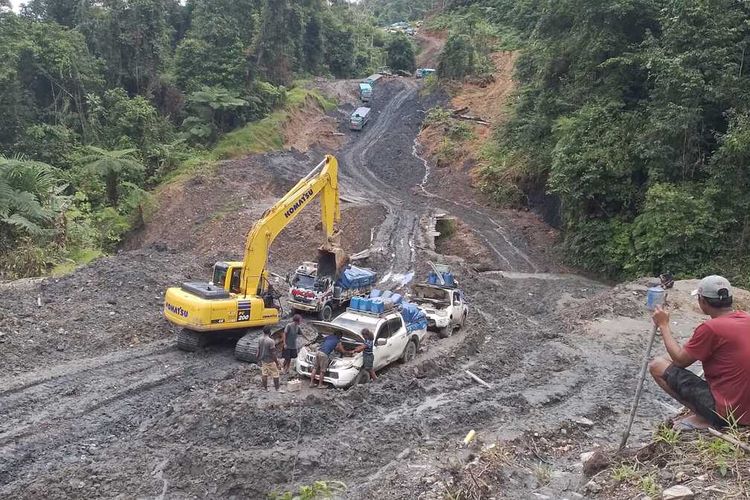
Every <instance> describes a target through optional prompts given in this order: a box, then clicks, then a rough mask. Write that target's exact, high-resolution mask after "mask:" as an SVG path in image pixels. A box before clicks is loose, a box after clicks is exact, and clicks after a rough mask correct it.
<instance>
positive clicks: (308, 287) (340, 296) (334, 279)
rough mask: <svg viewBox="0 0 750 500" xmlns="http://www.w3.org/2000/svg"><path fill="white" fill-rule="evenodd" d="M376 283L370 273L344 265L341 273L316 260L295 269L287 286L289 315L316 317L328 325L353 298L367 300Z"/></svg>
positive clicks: (320, 260)
mask: <svg viewBox="0 0 750 500" xmlns="http://www.w3.org/2000/svg"><path fill="white" fill-rule="evenodd" d="M376 280H377V274H376V273H375V272H374V271H372V270H371V269H366V268H364V267H357V266H352V265H347V266H345V267H343V268H342V269H338V267H337V266H336V265H335V263H333V262H327V261H326V259H322V258H320V259H319V261H318V262H317V263H314V262H305V263H303V264H302V265H301V266H299V267H298V268H297V271H296V272H295V274H294V276H293V277H292V279H291V280H290V283H289V306H290V307H291V309H292V311H293V312H306V313H316V314H317V315H318V317H319V318H320V319H322V320H324V321H330V320H331V318H332V317H333V313H334V311H335V310H336V309H338V308H341V307H345V306H346V305H348V304H349V303H350V301H351V300H352V298H353V297H358V296H363V297H364V296H367V295H369V293H370V291H371V290H372V286H373V285H374V284H375V282H376Z"/></svg>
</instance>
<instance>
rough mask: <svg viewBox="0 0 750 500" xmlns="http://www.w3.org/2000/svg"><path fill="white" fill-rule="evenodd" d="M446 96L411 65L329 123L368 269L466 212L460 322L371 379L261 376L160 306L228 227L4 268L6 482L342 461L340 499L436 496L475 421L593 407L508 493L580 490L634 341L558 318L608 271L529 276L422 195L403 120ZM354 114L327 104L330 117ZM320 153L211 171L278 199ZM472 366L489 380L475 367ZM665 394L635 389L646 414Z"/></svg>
mask: <svg viewBox="0 0 750 500" xmlns="http://www.w3.org/2000/svg"><path fill="white" fill-rule="evenodd" d="M439 99H440V98H439V97H428V98H423V97H420V94H419V92H418V86H417V83H416V82H414V81H413V80H408V79H394V80H392V81H390V82H387V83H385V85H383V86H382V87H380V88H378V89H377V93H376V101H375V104H374V118H373V119H372V120H371V122H370V124H368V126H367V127H366V129H365V130H364V131H363V132H362V133H353V132H349V131H348V130H346V129H345V128H342V129H341V131H342V132H344V133H345V134H346V142H345V144H344V146H343V147H342V149H341V150H340V151H338V152H337V156H338V158H339V160H340V163H341V174H340V175H341V182H342V188H343V189H342V195H343V196H344V197H345V198H346V199H347V200H349V202H348V203H347V204H346V208H347V210H349V211H350V212H349V214H350V220H349V222H348V224H350V226H351V227H352V228H354V227H355V226H356V227H357V228H359V230H360V231H359V232H360V233H361V234H360V235H359V236H357V237H356V238H355V240H356V241H352V242H350V249H351V250H361V249H362V248H360V247H362V246H367V245H368V244H370V242H369V241H368V239H367V238H366V237H365V236H363V235H366V234H368V233H370V234H372V235H373V237H372V242H371V248H372V250H373V258H372V259H371V262H370V264H371V265H373V266H375V267H376V268H377V269H378V271H379V272H380V274H381V276H384V277H385V276H388V275H390V276H400V275H403V274H404V273H407V272H409V271H416V272H417V273H418V274H419V273H422V272H424V271H425V269H424V261H425V259H427V258H430V259H443V258H444V257H442V256H440V255H437V254H435V253H434V252H433V251H432V250H431V248H430V237H429V235H427V234H426V231H425V221H426V220H427V219H428V218H429V216H430V215H431V214H433V213H435V212H445V213H450V214H452V215H455V216H457V217H459V218H460V219H461V220H462V221H463V223H464V224H465V225H466V226H467V227H468V228H470V230H471V231H473V232H474V235H475V236H476V238H477V239H478V240H479V241H481V242H482V243H483V244H484V245H486V246H487V248H488V253H489V255H491V256H492V258H493V259H494V261H495V266H494V269H495V271H494V272H490V273H483V274H479V273H477V272H475V271H473V270H472V266H471V262H464V261H461V260H457V259H455V258H450V259H448V258H446V259H447V260H449V261H451V262H453V263H454V266H455V268H456V271H457V272H458V274H459V276H460V278H461V281H462V284H463V286H464V288H465V290H466V293H467V296H468V299H469V301H470V307H471V315H470V321H469V325H468V327H467V328H465V329H464V330H463V331H462V332H460V333H459V334H457V335H454V336H453V337H451V338H449V339H446V340H441V341H438V340H437V339H436V338H429V339H428V341H427V342H426V343H425V345H424V346H423V349H422V351H421V353H420V355H419V356H418V358H417V359H416V360H415V362H414V363H412V364H409V365H405V366H394V367H392V368H389V369H388V370H386V371H385V372H384V374H383V377H382V379H381V381H380V382H379V383H377V384H372V385H366V386H360V387H358V388H356V389H354V390H350V391H337V390H328V391H311V390H308V389H305V390H303V391H302V392H300V393H291V394H283V395H277V394H274V393H270V394H266V393H264V392H263V393H262V392H261V391H260V390H259V388H258V379H259V376H258V369H257V367H255V366H251V365H246V364H241V363H238V362H236V361H235V360H234V359H233V357H232V346H231V345H230V344H218V345H213V346H211V347H209V348H208V349H207V350H206V351H205V352H200V353H195V354H186V353H183V352H180V351H177V350H176V348H175V347H174V343H173V336H172V332H171V331H170V330H171V329H170V328H169V327H168V325H166V323H164V321H163V320H161V318H160V303H161V302H160V301H161V298H160V297H161V293H162V292H163V290H164V289H165V288H166V286H168V285H169V284H174V283H178V282H180V281H184V280H186V279H189V278H192V279H197V278H200V277H204V278H205V277H206V276H208V266H209V265H210V263H211V262H212V261H213V260H215V259H216V258H217V257H218V256H220V255H223V254H225V253H236V252H237V248H238V247H237V245H235V243H236V242H235V243H233V246H230V247H225V246H224V245H223V244H221V243H219V242H220V241H221V238H217V240H216V241H217V243H216V244H215V245H214V246H213V248H205V247H206V245H205V244H204V245H203V246H201V245H198V244H195V245H186V246H185V247H180V248H178V249H176V250H175V249H171V248H172V246H171V245H170V244H164V243H161V244H160V243H159V242H158V239H159V238H158V234H156V235H154V234H152V235H151V236H150V237H149V238H150V239H149V238H146V239H145V241H146V242H147V246H146V247H144V248H141V249H137V250H130V251H126V252H123V253H121V254H118V255H116V256H114V257H111V258H108V259H103V260H101V261H98V262H96V263H94V264H92V265H90V266H88V267H86V268H84V269H81V270H79V271H77V272H75V273H73V274H72V275H70V276H68V277H66V278H63V279H60V280H45V281H43V282H38V281H35V282H27V283H17V284H11V285H2V287H3V288H2V289H0V297H1V298H0V331H2V332H3V333H4V334H5V335H4V336H3V337H2V340H3V343H0V360H2V361H1V362H2V363H3V364H2V365H0V366H2V367H4V368H7V370H4V372H5V373H10V375H7V376H4V377H3V378H2V379H0V497H3V498H40V497H47V498H62V497H86V498H92V497H120V498H131V497H155V498H187V497H191V498H192V497H200V498H217V497H236V498H262V497H264V496H265V495H266V494H267V493H269V492H271V491H283V490H288V489H292V488H293V487H294V486H298V485H300V484H307V483H310V482H312V481H315V480H318V479H336V480H340V481H343V482H345V483H346V484H347V485H348V491H347V494H346V496H347V497H349V498H376V497H377V498H406V497H409V498H416V497H422V498H433V497H436V498H439V497H441V495H442V494H443V490H442V489H441V488H443V482H444V481H445V480H446V478H447V477H448V476H449V473H448V470H447V468H448V465H449V462H452V461H461V460H465V459H466V458H467V452H466V450H462V449H460V447H459V443H460V440H461V439H462V438H463V436H464V435H465V434H466V433H467V432H468V430H470V429H476V430H477V432H478V433H479V435H480V436H481V439H482V440H483V441H484V442H491V441H492V440H493V439H495V438H498V439H506V440H512V439H514V438H518V437H520V436H523V435H524V433H525V432H529V433H534V432H537V433H540V434H541V433H556V435H558V436H559V435H560V429H561V428H563V427H566V428H576V424H572V423H571V422H572V420H574V419H579V418H580V417H584V416H585V417H588V418H590V419H592V420H594V421H595V425H594V426H593V428H588V427H586V428H582V429H578V428H576V429H577V430H576V432H575V433H573V432H572V431H571V436H570V443H569V446H568V449H567V450H565V451H564V452H561V453H557V454H556V455H550V456H548V457H547V461H548V462H549V463H550V464H551V466H552V467H553V469H554V471H555V474H554V475H553V477H552V480H551V482H550V483H549V484H543V483H542V482H540V481H538V480H536V479H535V478H534V475H533V474H529V475H528V477H526V478H524V479H523V480H521V481H520V482H513V481H510V482H509V484H508V485H507V487H506V488H505V489H504V491H506V493H507V496H508V497H513V498H526V497H528V496H529V495H530V492H531V491H536V492H539V493H545V494H548V495H552V496H553V497H559V496H560V494H561V493H563V492H566V491H574V490H576V489H578V487H579V484H578V482H579V478H580V471H579V469H577V468H576V462H577V459H578V454H579V453H580V452H581V451H587V450H588V449H589V448H590V446H591V443H592V442H594V441H598V442H603V443H608V442H613V441H615V440H616V439H617V436H615V435H612V434H611V433H612V432H613V431H614V429H618V428H619V427H618V426H620V425H621V424H622V423H623V422H624V419H625V416H624V414H625V413H626V412H627V410H628V400H629V398H630V394H631V391H630V387H631V381H630V378H631V377H630V373H632V372H633V371H634V370H635V364H636V363H637V360H638V357H639V355H640V352H639V347H633V346H629V347H628V346H627V345H619V346H618V349H617V350H612V349H611V348H610V347H609V343H608V340H607V339H606V337H603V338H602V339H599V338H592V337H590V336H589V335H588V334H586V333H585V332H581V331H576V330H574V329H572V328H570V327H568V326H567V325H568V324H569V322H568V321H567V318H568V317H567V316H566V315H567V312H568V310H569V309H570V308H571V307H573V306H576V305H579V304H584V303H585V301H586V300H588V299H590V298H591V297H592V296H594V295H595V294H597V293H598V292H601V291H604V290H606V288H607V287H605V286H603V285H601V284H597V283H594V282H591V281H590V280H587V279H584V278H581V277H577V276H572V275H556V274H542V273H540V271H554V270H555V269H554V266H553V265H552V264H550V263H548V262H545V261H544V258H543V257H542V256H543V255H544V253H543V252H542V251H541V250H539V249H534V248H530V247H529V246H528V245H527V243H526V242H525V239H524V238H523V237H522V235H521V233H520V230H519V229H518V228H516V227H514V226H513V221H512V220H505V219H504V218H503V216H502V213H501V212H497V211H494V210H491V209H486V208H483V207H482V206H481V205H480V204H479V203H477V201H476V200H474V199H449V198H448V197H447V196H442V197H438V196H435V195H432V194H431V193H432V191H433V190H432V189H431V188H433V187H434V185H435V183H439V182H440V178H439V175H436V174H434V173H431V172H430V171H429V170H425V166H426V163H425V162H424V161H423V160H422V159H421V158H419V157H418V155H417V154H416V153H417V152H418V147H417V146H416V145H415V138H416V136H417V133H418V132H419V129H420V126H421V122H422V119H423V117H424V111H425V109H427V108H428V107H429V106H431V105H434V104H436V102H437V101H438V100H439ZM349 110H350V106H349V105H344V106H342V110H341V111H340V112H339V114H335V116H336V117H338V118H340V119H341V121H342V122H343V121H344V118H345V113H346V112H348V111H349ZM323 153H324V151H314V150H313V151H310V152H307V153H301V152H297V151H291V152H282V153H274V154H269V155H264V156H261V157H257V158H255V159H253V160H252V161H244V163H239V162H235V163H230V164H228V165H226V166H225V167H226V168H227V169H229V170H221V171H220V172H219V174H218V175H224V174H226V172H231V173H232V175H233V176H234V175H236V174H237V171H239V170H242V172H246V173H247V174H248V179H256V178H258V179H265V178H271V179H273V183H274V187H273V189H271V188H270V187H269V188H268V190H267V191H266V194H267V195H278V194H279V192H283V189H284V187H285V186H288V185H289V184H290V183H291V182H293V180H294V179H296V178H298V177H299V176H300V174H303V173H306V172H307V171H308V170H309V168H311V167H312V166H313V165H314V164H315V163H317V161H318V160H319V158H320V157H321V155H322V154H323ZM232 169H233V170H232ZM222 172H224V174H222ZM435 177H438V178H435ZM209 181H210V179H209ZM248 182H252V181H251V180H248ZM245 188H248V186H246V185H241V186H239V187H238V189H239V190H242V189H245ZM250 188H251V189H252V187H251V186H250ZM436 191H437V190H436ZM256 192H257V191H256ZM440 192H441V193H442V192H444V190H440ZM207 196H209V197H210V196H212V194H211V193H210V192H209V193H208V194H207ZM253 201H254V200H253V199H252V198H251V199H249V200H247V204H248V207H247V209H244V208H243V209H242V210H239V212H241V213H242V214H244V215H243V216H242V217H239V219H233V218H231V217H230V219H231V220H232V221H234V224H239V222H241V221H242V220H250V219H251V218H252V216H254V215H253V214H255V213H257V212H260V211H262V210H263V208H264V207H265V206H267V203H268V200H267V199H266V198H263V201H261V202H257V203H255V204H254V203H253ZM243 207H244V205H243ZM222 210H227V209H226V207H224V208H222ZM177 212H180V210H176V213H177ZM314 212H315V211H314V210H312V211H311V212H310V213H311V215H308V216H307V217H308V218H307V219H305V221H306V222H305V223H303V224H301V225H300V226H297V228H296V229H295V230H294V232H293V234H294V237H293V238H290V239H286V240H283V239H280V240H279V241H278V242H277V246H276V247H275V248H276V253H275V254H274V257H273V260H272V266H273V268H274V270H275V271H277V272H281V273H284V272H288V271H290V270H291V269H292V268H293V267H294V265H295V264H296V262H297V261H298V260H299V257H298V256H301V254H300V253H296V252H300V250H299V249H298V250H296V251H295V252H290V253H289V254H288V255H287V254H286V252H285V251H284V249H285V248H289V247H290V245H298V244H299V242H300V241H305V240H306V239H313V238H312V236H310V235H311V234H313V230H312V229H310V227H311V226H312V225H313V224H310V221H314V220H315V213H314ZM370 214H371V216H370ZM203 215H204V216H205V215H207V214H203ZM219 222H221V218H220V220H219ZM173 224H174V225H176V226H179V227H175V228H173V230H174V231H175V232H180V231H181V230H183V229H186V228H190V230H191V231H192V230H193V229H194V228H195V227H196V225H195V221H193V220H190V218H186V219H185V220H182V219H180V218H175V219H174V222H173ZM180 225H182V226H180ZM201 227H202V226H201ZM232 227H237V228H239V227H240V226H239V225H237V226H235V225H233V226H232ZM181 228H182V229H181ZM362 228H364V229H362ZM370 229H372V231H370ZM352 232H356V231H355V230H354V229H353V230H352ZM202 234H204V233H200V232H199V233H196V235H195V237H197V238H200V237H201V235H202ZM207 234H208V233H207ZM210 234H214V233H210ZM225 236H226V237H227V238H228V237H230V236H231V237H236V236H237V235H236V234H235V233H234V232H226V233H225ZM239 239H240V241H239V245H240V246H239V248H241V238H239ZM204 243H205V242H204ZM394 283H395V281H387V282H386V283H385V285H391V286H395V285H394ZM38 299H39V300H41V302H42V305H41V306H39V305H38V302H37V300H38ZM112 313H114V314H112ZM465 369H470V370H472V371H473V372H474V373H476V374H477V375H479V376H480V377H482V378H483V379H484V380H486V381H487V382H488V383H490V384H491V386H492V388H491V389H485V388H483V387H482V386H479V385H478V384H476V383H474V382H472V381H471V380H470V379H468V378H467V377H466V376H464V374H463V371H464V370H465ZM658 411H659V410H658V406H656V405H655V404H654V403H653V402H651V403H649V402H647V403H645V404H644V410H643V412H644V416H645V415H647V414H649V413H651V412H658ZM571 426H572V427H571ZM644 428H645V426H644V425H641V426H639V427H638V428H637V429H636V437H638V436H642V435H643V432H644ZM532 435H533V434H532Z"/></svg>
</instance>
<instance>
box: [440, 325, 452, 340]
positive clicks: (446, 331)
mask: <svg viewBox="0 0 750 500" xmlns="http://www.w3.org/2000/svg"><path fill="white" fill-rule="evenodd" d="M451 335H453V326H452V325H448V326H446V327H445V328H441V329H440V330H438V337H440V338H441V339H447V338H448V337H450V336H451Z"/></svg>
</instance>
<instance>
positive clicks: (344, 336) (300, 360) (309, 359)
mask: <svg viewBox="0 0 750 500" xmlns="http://www.w3.org/2000/svg"><path fill="white" fill-rule="evenodd" d="M310 324H311V325H312V326H313V327H314V328H315V329H316V330H317V331H318V332H319V333H320V334H322V335H324V336H325V335H329V334H331V333H335V332H340V333H341V342H342V344H343V345H344V347H345V348H346V349H348V350H352V349H354V348H355V347H356V346H358V345H362V344H363V343H364V338H363V337H362V334H361V332H362V329H364V328H367V329H369V330H370V331H371V332H373V333H374V334H375V346H374V347H373V354H374V362H373V368H374V369H375V371H378V370H380V369H381V368H383V367H385V366H387V365H389V364H391V363H393V362H394V361H398V360H400V361H402V362H405V363H406V362H408V361H411V360H412V359H414V357H415V356H416V355H417V350H418V349H419V345H420V344H421V342H422V339H423V338H424V336H425V334H426V333H427V328H426V323H425V322H424V320H422V322H420V323H406V321H405V320H404V316H403V315H402V313H401V312H399V311H397V310H391V311H390V312H385V313H381V314H374V313H367V312H363V311H358V310H354V309H351V308H349V309H347V310H346V312H344V313H343V314H341V315H339V316H338V317H336V319H334V320H333V321H331V322H323V321H314V322H311V323H310ZM332 357H333V359H332V360H331V362H330V364H329V366H328V370H327V371H326V372H325V376H324V378H323V380H324V381H325V382H328V383H329V384H331V385H333V386H334V387H350V386H352V385H355V384H356V383H364V382H366V381H367V380H369V375H368V374H367V373H366V372H365V371H363V370H362V369H361V368H362V353H355V354H353V355H342V354H341V353H338V352H335V351H334V353H333V354H332ZM314 363H315V350H314V349H311V348H309V347H307V346H306V347H303V348H302V349H301V350H300V352H299V355H298V356H297V372H298V373H299V374H300V375H301V376H303V377H309V376H310V372H311V371H312V368H313V365H314Z"/></svg>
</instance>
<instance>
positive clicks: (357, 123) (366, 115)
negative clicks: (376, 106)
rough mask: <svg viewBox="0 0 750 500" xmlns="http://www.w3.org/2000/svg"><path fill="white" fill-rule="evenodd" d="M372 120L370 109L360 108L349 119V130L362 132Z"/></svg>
mask: <svg viewBox="0 0 750 500" xmlns="http://www.w3.org/2000/svg"><path fill="white" fill-rule="evenodd" d="M369 119H370V108H365V107H364V106H363V107H359V108H357V109H356V110H354V113H352V116H351V117H350V119H349V128H350V129H352V130H362V129H363V128H364V126H365V125H366V124H367V122H368V121H369Z"/></svg>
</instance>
